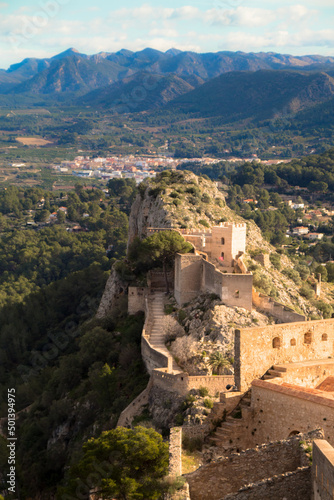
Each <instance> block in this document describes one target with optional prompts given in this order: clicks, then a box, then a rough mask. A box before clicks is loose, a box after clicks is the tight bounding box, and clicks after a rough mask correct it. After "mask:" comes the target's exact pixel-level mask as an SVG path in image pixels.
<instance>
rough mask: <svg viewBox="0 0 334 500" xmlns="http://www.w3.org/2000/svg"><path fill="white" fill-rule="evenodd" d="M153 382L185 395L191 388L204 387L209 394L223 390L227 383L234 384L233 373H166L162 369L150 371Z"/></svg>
mask: <svg viewBox="0 0 334 500" xmlns="http://www.w3.org/2000/svg"><path fill="white" fill-rule="evenodd" d="M152 379H153V384H154V386H156V387H160V388H161V389H164V390H167V391H171V392H176V393H177V394H179V395H180V396H186V395H187V394H188V392H189V391H190V390H191V389H199V388H200V387H206V388H207V389H208V391H209V393H210V394H212V395H214V394H216V393H217V392H225V391H226V386H227V385H233V384H234V376H233V375H214V376H191V375H188V374H187V373H177V374H172V373H166V371H165V370H164V369H157V370H154V371H153V372H152Z"/></svg>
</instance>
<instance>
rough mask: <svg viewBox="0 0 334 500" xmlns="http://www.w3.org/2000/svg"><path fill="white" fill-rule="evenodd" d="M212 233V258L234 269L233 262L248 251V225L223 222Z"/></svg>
mask: <svg viewBox="0 0 334 500" xmlns="http://www.w3.org/2000/svg"><path fill="white" fill-rule="evenodd" d="M211 231H212V241H211V258H213V259H218V260H219V261H220V262H221V264H222V265H223V266H226V267H233V261H234V260H235V259H236V258H237V257H238V255H240V253H241V252H242V253H245V251H246V224H234V223H232V222H221V223H220V224H219V226H214V227H212V229H211Z"/></svg>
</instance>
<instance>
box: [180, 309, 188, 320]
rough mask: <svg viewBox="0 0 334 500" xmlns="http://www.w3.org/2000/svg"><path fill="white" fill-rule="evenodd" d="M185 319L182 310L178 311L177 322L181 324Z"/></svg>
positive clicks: (184, 312) (185, 314)
mask: <svg viewBox="0 0 334 500" xmlns="http://www.w3.org/2000/svg"><path fill="white" fill-rule="evenodd" d="M186 317H187V313H186V311H184V310H183V309H180V310H179V314H178V319H179V322H180V323H182V322H183V321H184V320H185V319H186Z"/></svg>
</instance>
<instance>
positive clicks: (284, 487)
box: [223, 467, 312, 500]
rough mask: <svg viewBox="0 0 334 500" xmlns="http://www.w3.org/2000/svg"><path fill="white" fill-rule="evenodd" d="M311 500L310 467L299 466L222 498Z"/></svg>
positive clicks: (230, 499) (229, 499)
mask: <svg viewBox="0 0 334 500" xmlns="http://www.w3.org/2000/svg"><path fill="white" fill-rule="evenodd" d="M270 498H272V499H273V500H274V499H286V500H290V499H291V500H311V499H312V484H311V468H310V467H300V468H298V469H297V470H295V471H293V472H287V473H285V474H280V475H276V476H274V477H271V478H270V479H264V480H263V481H260V482H258V483H255V484H251V485H249V486H246V487H244V488H241V489H240V490H239V491H238V492H237V493H231V494H230V495H226V496H225V497H223V499H224V500H268V499H270Z"/></svg>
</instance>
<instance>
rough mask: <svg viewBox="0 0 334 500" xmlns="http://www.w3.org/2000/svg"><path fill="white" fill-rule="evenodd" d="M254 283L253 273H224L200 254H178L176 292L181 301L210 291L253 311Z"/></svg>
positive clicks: (230, 302) (227, 302) (227, 303)
mask: <svg viewBox="0 0 334 500" xmlns="http://www.w3.org/2000/svg"><path fill="white" fill-rule="evenodd" d="M252 285H253V275H252V274H251V273H247V274H237V273H223V272H221V271H219V269H217V268H216V266H215V265H214V264H212V263H211V262H208V261H206V260H205V259H204V258H202V256H200V255H194V254H186V255H181V254H177V256H176V259H175V289H174V295H175V299H176V301H177V303H178V304H179V305H182V304H184V303H186V302H189V301H190V300H192V299H194V298H196V297H197V296H198V294H199V293H201V292H211V293H215V294H216V295H218V297H220V299H221V300H222V301H223V302H224V304H226V305H228V306H232V307H243V308H245V309H247V310H249V311H251V310H252Z"/></svg>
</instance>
